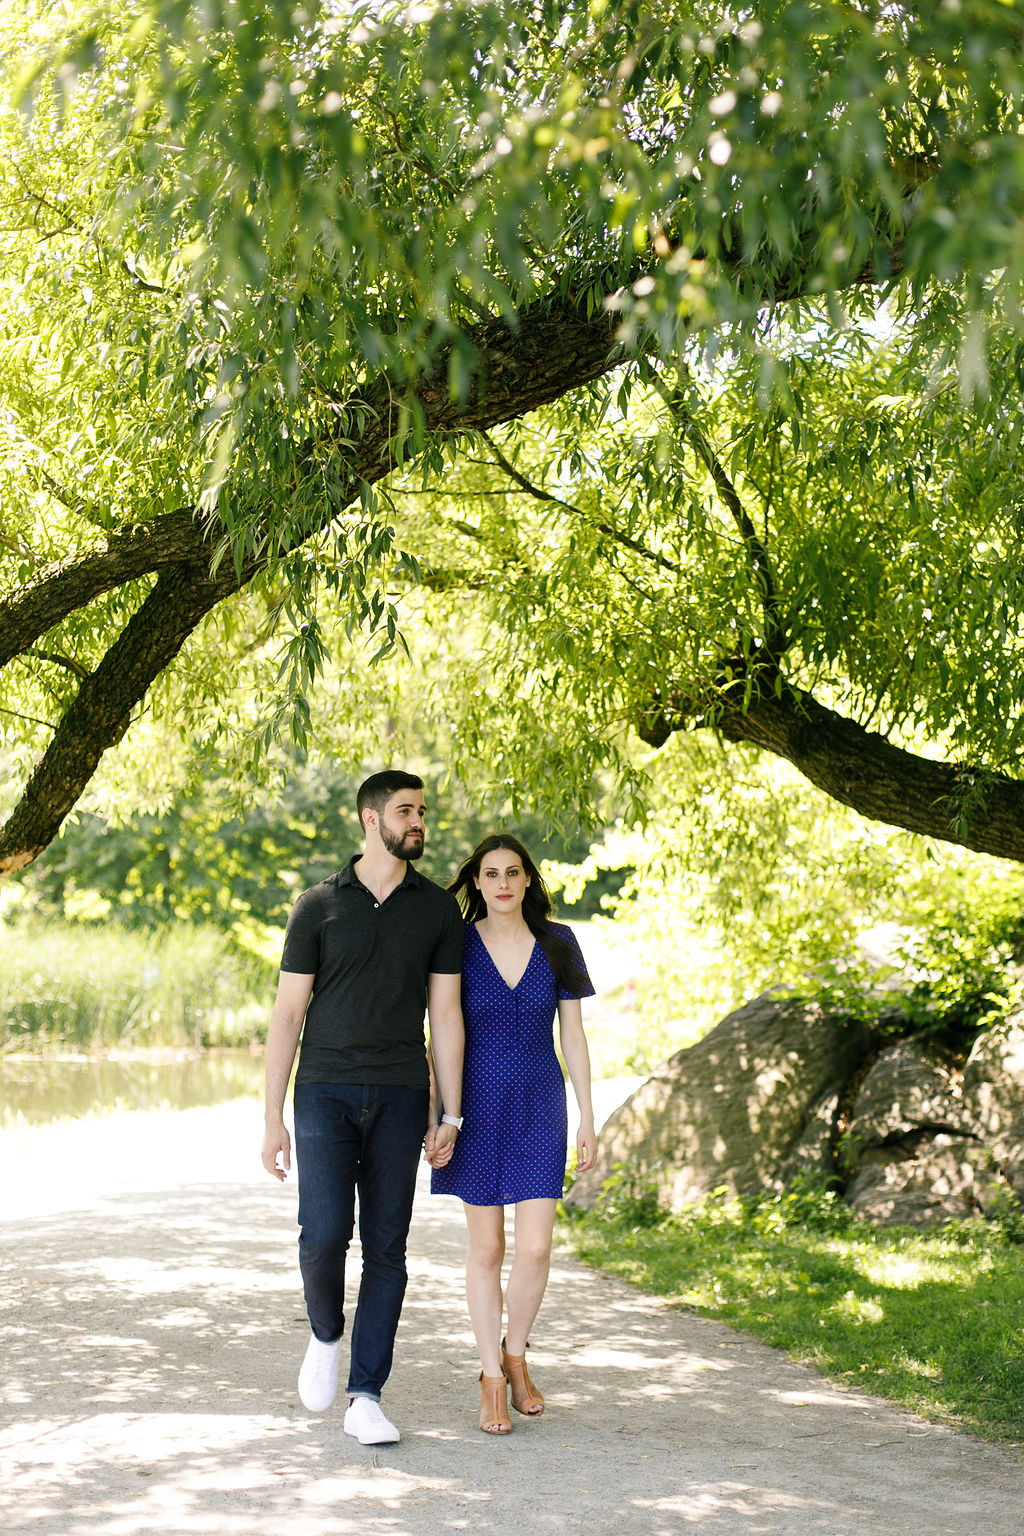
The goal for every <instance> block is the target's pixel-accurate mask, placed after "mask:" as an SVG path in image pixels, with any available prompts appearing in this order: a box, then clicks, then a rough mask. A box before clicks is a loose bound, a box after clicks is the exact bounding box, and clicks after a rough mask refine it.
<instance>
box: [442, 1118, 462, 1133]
mask: <svg viewBox="0 0 1024 1536" xmlns="http://www.w3.org/2000/svg"><path fill="white" fill-rule="evenodd" d="M441 1124H442V1125H454V1127H455V1129H456V1130H457V1131H461V1130H462V1116H461V1115H442V1116H441Z"/></svg>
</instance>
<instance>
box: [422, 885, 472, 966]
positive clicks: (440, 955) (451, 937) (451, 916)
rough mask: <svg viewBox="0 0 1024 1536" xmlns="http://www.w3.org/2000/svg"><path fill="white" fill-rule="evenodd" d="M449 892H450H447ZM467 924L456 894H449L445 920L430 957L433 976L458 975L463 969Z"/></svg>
mask: <svg viewBox="0 0 1024 1536" xmlns="http://www.w3.org/2000/svg"><path fill="white" fill-rule="evenodd" d="M446 894H448V893H446ZM465 937H466V924H465V922H464V920H463V916H462V911H461V909H460V907H459V904H458V902H457V901H456V900H455V897H454V896H451V895H448V901H447V904H446V911H445V916H444V922H443V924H442V926H441V932H440V933H439V935H438V939H437V943H436V944H435V945H434V952H433V954H432V955H431V957H430V974H431V975H432V976H435V975H436V976H457V975H458V974H459V972H460V971H461V970H462V946H463V943H464V941H465Z"/></svg>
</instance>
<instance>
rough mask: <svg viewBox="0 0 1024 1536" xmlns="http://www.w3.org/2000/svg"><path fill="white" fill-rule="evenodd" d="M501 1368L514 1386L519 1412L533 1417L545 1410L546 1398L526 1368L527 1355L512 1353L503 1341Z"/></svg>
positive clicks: (515, 1400)
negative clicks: (538, 1389)
mask: <svg viewBox="0 0 1024 1536" xmlns="http://www.w3.org/2000/svg"><path fill="white" fill-rule="evenodd" d="M501 1369H502V1370H503V1371H504V1373H505V1376H506V1379H507V1380H508V1384H509V1386H510V1387H511V1388H512V1407H513V1408H514V1409H515V1410H516V1412H517V1413H528V1414H530V1415H531V1417H533V1418H537V1417H539V1415H540V1414H542V1413H543V1412H544V1399H543V1397H542V1396H541V1395H540V1393H539V1392H538V1391H537V1388H536V1387H535V1386H534V1384H533V1382H532V1381H531V1380H530V1373H529V1371H528V1370H527V1369H526V1356H525V1354H523V1355H510V1354H509V1352H508V1350H507V1349H506V1348H505V1340H504V1339H502V1341H501Z"/></svg>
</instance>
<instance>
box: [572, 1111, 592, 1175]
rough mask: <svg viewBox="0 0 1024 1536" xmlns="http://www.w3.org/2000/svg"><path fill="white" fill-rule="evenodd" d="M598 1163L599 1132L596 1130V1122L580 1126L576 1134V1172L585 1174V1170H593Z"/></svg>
mask: <svg viewBox="0 0 1024 1536" xmlns="http://www.w3.org/2000/svg"><path fill="white" fill-rule="evenodd" d="M596 1161H597V1132H596V1131H595V1130H594V1122H593V1121H592V1120H591V1122H590V1124H589V1125H583V1124H582V1122H581V1124H580V1128H579V1130H578V1131H577V1132H576V1172H577V1173H583V1172H584V1170H585V1169H587V1168H592V1167H593V1166H594V1164H595V1162H596Z"/></svg>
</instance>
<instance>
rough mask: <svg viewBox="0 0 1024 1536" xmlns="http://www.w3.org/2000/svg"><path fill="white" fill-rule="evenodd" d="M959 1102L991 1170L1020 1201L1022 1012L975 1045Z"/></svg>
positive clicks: (1023, 1187)
mask: <svg viewBox="0 0 1024 1536" xmlns="http://www.w3.org/2000/svg"><path fill="white" fill-rule="evenodd" d="M963 1102H964V1107H965V1110H966V1112H967V1113H968V1114H969V1116H970V1118H971V1122H972V1124H973V1126H974V1127H975V1130H976V1132H977V1134H978V1136H979V1138H980V1140H981V1141H982V1142H983V1144H984V1146H985V1148H986V1151H987V1154H988V1158H989V1162H990V1166H991V1167H992V1168H993V1169H994V1170H995V1171H996V1172H998V1173H999V1174H1000V1175H1001V1176H1002V1177H1003V1178H1005V1179H1006V1181H1007V1182H1008V1184H1009V1186H1010V1188H1011V1189H1012V1190H1013V1192H1014V1194H1015V1195H1016V1196H1017V1198H1018V1199H1020V1200H1024V1012H1018V1013H1017V1014H1015V1015H1013V1016H1011V1017H1010V1019H1009V1020H1008V1021H1007V1023H1006V1024H1005V1025H1004V1026H1002V1027H1000V1028H997V1029H993V1030H989V1031H987V1032H986V1033H985V1034H984V1035H982V1036H980V1038H979V1039H978V1040H977V1041H976V1042H975V1045H974V1049H973V1050H972V1051H971V1054H970V1056H969V1057H968V1059H967V1065H966V1066H965V1068H964V1077H963Z"/></svg>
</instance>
